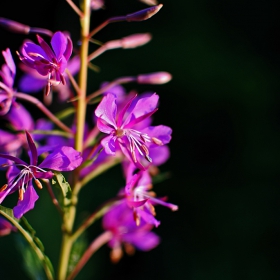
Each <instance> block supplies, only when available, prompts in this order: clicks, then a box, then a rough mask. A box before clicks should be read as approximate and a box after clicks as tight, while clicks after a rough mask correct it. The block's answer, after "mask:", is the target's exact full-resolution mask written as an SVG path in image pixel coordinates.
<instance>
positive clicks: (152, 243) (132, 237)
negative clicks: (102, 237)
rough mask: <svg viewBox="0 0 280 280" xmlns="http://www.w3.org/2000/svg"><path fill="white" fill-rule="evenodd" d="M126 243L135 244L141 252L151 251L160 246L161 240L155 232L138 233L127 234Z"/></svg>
mask: <svg viewBox="0 0 280 280" xmlns="http://www.w3.org/2000/svg"><path fill="white" fill-rule="evenodd" d="M125 241H126V242H128V243H130V244H133V245H134V246H135V247H137V248H138V249H139V250H142V251H149V250H151V249H153V248H155V247H156V246H157V245H158V244H159V242H160V238H159V237H158V236H157V235H156V234H155V233H153V232H146V231H138V232H135V233H131V234H130V233H128V234H126V235H125Z"/></svg>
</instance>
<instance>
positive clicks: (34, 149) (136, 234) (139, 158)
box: [0, 1, 178, 279]
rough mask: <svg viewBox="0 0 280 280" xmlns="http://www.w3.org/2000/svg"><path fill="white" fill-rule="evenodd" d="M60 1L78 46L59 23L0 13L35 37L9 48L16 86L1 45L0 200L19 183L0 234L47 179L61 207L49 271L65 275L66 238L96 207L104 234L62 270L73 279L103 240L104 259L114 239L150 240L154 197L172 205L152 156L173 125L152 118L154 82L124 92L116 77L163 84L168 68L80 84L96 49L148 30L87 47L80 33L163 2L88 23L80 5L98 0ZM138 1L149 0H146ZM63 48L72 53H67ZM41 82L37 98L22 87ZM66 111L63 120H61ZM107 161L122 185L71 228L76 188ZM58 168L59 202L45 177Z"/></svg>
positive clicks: (143, 14)
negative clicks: (54, 265)
mask: <svg viewBox="0 0 280 280" xmlns="http://www.w3.org/2000/svg"><path fill="white" fill-rule="evenodd" d="M67 2H69V4H70V6H71V7H72V8H73V10H74V11H75V12H76V13H78V14H79V15H80V17H81V21H82V22H83V23H82V25H81V27H82V29H83V33H82V34H83V40H82V42H81V44H82V46H81V48H80V49H78V47H79V46H75V44H73V43H72V40H71V35H70V33H68V32H62V31H57V32H54V33H53V32H52V31H49V30H45V29H42V28H35V27H29V26H26V25H24V24H21V23H17V22H15V21H11V20H8V19H3V18H0V26H2V27H4V28H7V29H8V30H10V31H13V32H17V33H22V34H32V33H35V34H36V38H37V42H38V43H37V44H36V43H34V42H32V41H30V40H29V39H28V40H25V41H24V42H23V45H22V46H21V47H20V48H19V51H18V52H17V55H18V59H19V67H20V69H21V71H23V72H24V74H23V76H21V77H20V78H19V85H18V86H15V85H14V81H15V75H16V63H15V62H14V60H13V57H12V54H11V51H10V50H9V49H6V50H4V51H3V52H2V54H3V57H4V61H5V62H4V64H3V66H2V68H1V70H0V78H1V80H0V117H1V120H3V124H4V125H3V127H1V129H0V164H1V169H3V170H5V169H6V183H5V184H3V185H2V187H1V188H0V204H3V203H4V201H5V199H6V197H7V196H9V195H11V194H13V193H15V192H16V193H18V202H17V205H16V206H15V207H14V208H13V215H10V216H9V215H8V214H5V215H4V216H5V218H10V221H12V224H13V225H16V226H15V227H14V226H13V225H12V224H10V223H9V222H8V221H7V220H6V219H2V218H0V235H6V234H8V233H10V232H11V231H16V228H17V226H18V228H20V229H21V231H22V230H23V229H22V228H21V227H20V226H19V223H20V221H18V220H22V217H23V215H25V214H26V213H27V212H28V211H30V210H32V209H33V208H34V207H35V203H36V201H37V200H38V198H39V196H38V194H37V191H36V187H37V188H38V189H42V188H43V185H46V186H47V189H48V191H49V194H50V195H51V198H52V201H53V203H54V205H55V207H56V208H57V209H58V211H59V213H60V215H62V229H63V231H62V235H63V238H62V249H61V263H60V265H59V272H58V279H66V274H67V263H68V260H69V258H70V256H69V254H70V252H71V250H68V249H66V248H70V247H71V246H72V245H73V244H74V242H73V241H75V239H77V238H78V236H79V235H80V234H81V233H82V232H83V231H85V230H86V228H87V227H88V226H90V225H91V224H92V223H93V221H94V220H95V219H96V215H100V213H102V214H103V215H104V216H103V220H102V226H103V229H104V235H101V237H99V238H96V239H95V240H94V241H93V243H92V245H91V246H89V248H88V249H87V250H86V252H85V254H84V255H83V256H82V257H81V258H80V261H79V263H78V264H77V266H76V267H75V268H74V269H73V270H72V272H71V273H70V275H69V278H67V279H73V278H74V277H75V275H76V274H77V273H78V272H79V270H80V269H81V267H83V265H84V264H85V262H86V261H87V259H88V256H90V255H91V254H92V253H93V252H94V250H96V248H98V247H100V246H101V245H102V244H104V243H107V244H108V246H109V247H110V248H111V249H112V251H111V259H112V261H114V262H117V261H118V260H119V259H120V258H121V256H122V249H123V248H124V250H125V251H126V252H127V253H129V254H131V253H132V252H134V248H137V249H139V250H142V251H148V250H151V249H153V248H154V247H156V246H157V245H158V244H159V240H160V239H159V237H158V236H157V235H156V234H155V233H153V232H152V229H153V228H154V227H158V226H159V225H160V221H159V220H158V219H157V218H156V217H155V216H156V211H155V207H156V206H157V205H162V206H165V207H167V208H170V209H171V210H172V211H176V210H177V209H178V206H177V205H175V204H172V203H169V202H167V201H166V200H167V198H166V197H157V196H156V193H155V192H154V191H153V190H152V188H153V181H154V176H156V175H157V173H159V166H160V165H161V164H163V163H165V162H166V161H167V159H168V158H169V156H170V151H169V148H168V146H167V145H168V143H169V142H170V140H171V134H172V129H171V128H170V127H168V126H166V125H156V126H153V125H152V117H153V114H154V113H156V111H157V110H158V103H159V95H158V94H156V93H154V92H144V93H142V94H138V93H136V92H135V91H131V92H129V93H127V92H126V90H125V88H124V87H123V86H122V84H125V83H138V84H150V85H152V84H164V83H166V82H168V81H170V79H171V78H172V76H171V74H169V73H167V72H163V71H159V72H154V73H147V74H139V75H137V76H127V77H119V78H117V79H116V80H113V81H111V82H104V83H102V85H101V86H100V87H98V88H97V90H96V91H95V92H93V93H91V94H89V95H87V88H86V82H87V76H86V73H87V70H88V67H89V66H92V64H91V61H92V60H94V59H95V58H96V57H98V56H99V55H101V54H102V53H104V52H105V51H108V50H112V49H116V48H122V49H127V48H135V47H139V46H142V45H144V44H146V43H148V42H149V41H150V40H151V35H150V34H149V33H144V34H133V35H130V36H127V37H124V38H121V39H117V40H111V41H108V42H106V43H102V44H101V46H99V47H98V48H97V49H95V50H94V51H93V52H92V53H87V52H85V50H87V49H88V47H89V42H90V41H94V40H92V38H91V37H92V36H95V34H96V33H97V32H98V31H99V30H101V29H102V28H104V27H105V26H106V25H107V24H109V23H113V22H117V21H127V22H131V21H142V20H147V19H149V18H150V17H152V16H153V15H155V14H156V13H157V12H158V11H159V10H160V9H161V8H162V5H155V6H152V7H150V8H147V9H144V10H141V11H138V12H135V13H131V14H128V15H125V16H118V17H113V18H110V19H108V20H107V21H105V22H104V23H103V24H101V25H100V26H98V27H97V28H95V29H94V30H92V31H91V32H90V30H89V25H87V23H88V21H87V20H85V19H86V18H87V15H88V13H90V12H92V11H94V10H98V9H100V8H104V1H90V5H89V6H88V7H87V9H88V10H87V12H88V13H86V12H85V11H84V12H82V11H81V10H80V9H79V8H78V7H77V6H76V5H75V4H74V3H73V2H72V1H67ZM142 2H144V3H146V4H148V5H151V3H153V1H142ZM84 34H87V35H86V36H85V35H84ZM44 37H47V38H46V39H44ZM77 45H78V44H77ZM75 48H77V49H75ZM72 52H73V53H79V55H74V56H73V57H72V58H71V55H72ZM92 67H93V66H92ZM92 67H91V68H92ZM78 72H79V73H80V78H79V81H78V82H77V81H76V78H75V75H76V74H77V73H78ZM16 89H19V90H20V91H18V90H16ZM42 89H44V91H45V94H44V95H43V96H42V101H41V100H40V97H38V95H37V97H38V98H37V97H35V96H33V95H30V94H33V93H36V92H38V91H40V90H42ZM53 92H58V96H57V97H56V96H55V95H54V96H53V101H54V102H55V101H57V102H64V103H65V102H66V101H69V102H67V104H68V108H67V109H66V110H64V111H61V112H56V114H54V113H53V112H52V107H51V106H52V103H51V101H52V99H50V97H51V96H52V93H53ZM46 96H48V98H46ZM22 101H24V102H28V103H29V105H31V106H36V107H37V109H39V110H41V112H42V113H43V114H44V115H45V116H46V118H40V119H38V118H36V116H33V115H31V113H30V111H29V110H27V109H26V108H25V107H24V106H23V105H22V104H21V102H22ZM87 109H89V110H90V111H91V112H92V119H91V120H90V119H87V118H86V110H87ZM65 118H67V122H65V123H64V119H65ZM66 123H67V125H66ZM24 152H26V153H24ZM24 154H28V157H29V161H28V160H25V157H26V155H24ZM116 164H121V166H122V170H123V176H124V182H125V183H124V184H123V186H122V188H121V189H120V190H118V191H116V197H115V198H108V202H105V203H102V205H101V206H100V208H98V209H99V210H100V211H97V212H94V213H93V214H92V216H90V217H89V218H88V220H86V221H85V222H84V223H82V224H81V225H80V227H79V228H78V229H76V231H75V229H74V221H75V213H76V205H77V203H78V194H79V191H80V190H81V188H83V187H85V186H87V185H89V184H88V183H89V182H90V181H92V180H93V179H94V178H95V177H96V176H98V175H99V174H101V173H102V172H104V171H106V170H108V169H109V168H111V167H112V166H114V165H116ZM61 172H63V174H64V172H68V174H69V173H70V174H69V175H67V173H66V174H65V176H66V179H65V177H63V175H62V174H61ZM59 176H60V177H59ZM61 176H62V177H61ZM58 178H64V179H61V181H60V182H59V185H60V188H61V195H62V200H60V202H58V201H59V200H58V199H56V195H55V193H54V192H53V190H52V184H54V183H56V181H57V180H59V179H58ZM66 180H67V181H68V182H66ZM42 183H43V184H42ZM34 186H35V187H34ZM112 201H114V203H112ZM2 207H3V206H1V208H0V211H2V210H1V209H2ZM1 213H2V212H1ZM5 213H6V212H5ZM7 213H8V212H7ZM67 242H70V243H67ZM69 244H70V245H69ZM34 246H36V244H35V245H34ZM38 250H39V249H38ZM45 269H46V274H47V275H49V274H50V273H51V272H50V271H48V269H47V268H45Z"/></svg>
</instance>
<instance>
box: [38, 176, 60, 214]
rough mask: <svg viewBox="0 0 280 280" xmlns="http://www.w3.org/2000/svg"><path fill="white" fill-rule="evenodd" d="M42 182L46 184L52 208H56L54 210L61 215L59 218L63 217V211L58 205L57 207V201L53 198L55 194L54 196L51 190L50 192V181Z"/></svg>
mask: <svg viewBox="0 0 280 280" xmlns="http://www.w3.org/2000/svg"><path fill="white" fill-rule="evenodd" d="M43 182H44V183H45V184H46V186H47V190H48V193H49V195H50V197H51V199H52V203H53V204H54V206H55V207H56V209H57V211H58V212H59V214H60V215H61V216H63V213H64V212H63V210H62V209H61V207H60V205H59V203H58V201H57V199H56V197H55V194H54V192H53V190H52V187H51V184H50V181H49V180H45V179H43Z"/></svg>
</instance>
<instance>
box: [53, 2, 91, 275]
mask: <svg viewBox="0 0 280 280" xmlns="http://www.w3.org/2000/svg"><path fill="white" fill-rule="evenodd" d="M90 2H91V1H90V0H84V1H83V8H84V10H83V15H82V16H81V18H80V20H81V50H80V60H81V66H80V73H79V80H78V83H79V89H80V94H79V99H78V104H77V115H76V117H77V130H76V135H75V136H76V138H75V149H76V150H77V151H79V152H82V151H83V137H84V125H85V117H86V105H87V104H86V91H87V70H88V69H87V67H88V61H87V57H88V47H89V40H88V34H89V28H90V13H91V7H90ZM68 3H69V1H68ZM79 172H80V168H77V169H76V170H75V171H74V176H75V177H74V183H73V192H72V197H71V205H70V206H69V209H68V211H66V212H65V214H64V218H63V225H62V228H63V236H62V244H61V252H60V261H59V266H58V277H57V278H58V280H65V279H66V276H67V271H68V264H69V257H70V253H71V249H72V245H73V242H74V240H73V238H71V234H72V231H73V225H74V221H75V216H76V204H77V202H78V197H77V195H78V192H79V189H80V186H79V185H80V184H79V182H78V178H79Z"/></svg>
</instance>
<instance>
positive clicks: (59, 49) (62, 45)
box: [51, 31, 67, 58]
mask: <svg viewBox="0 0 280 280" xmlns="http://www.w3.org/2000/svg"><path fill="white" fill-rule="evenodd" d="M66 44H67V39H66V38H65V36H64V34H63V33H62V32H60V31H59V32H55V33H54V35H53V37H52V40H51V45H52V48H53V50H54V52H55V55H56V57H57V58H60V57H61V56H62V55H63V53H64V52H65V49H66Z"/></svg>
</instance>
